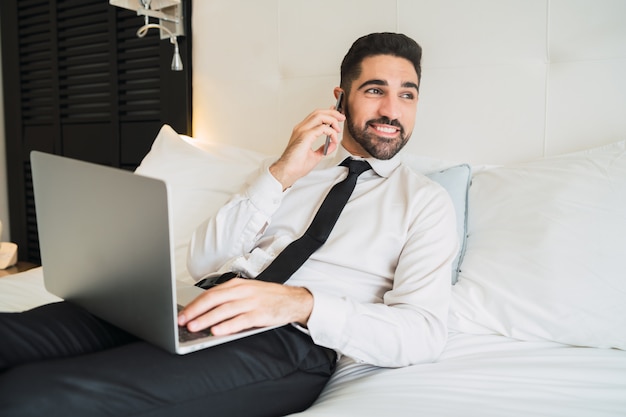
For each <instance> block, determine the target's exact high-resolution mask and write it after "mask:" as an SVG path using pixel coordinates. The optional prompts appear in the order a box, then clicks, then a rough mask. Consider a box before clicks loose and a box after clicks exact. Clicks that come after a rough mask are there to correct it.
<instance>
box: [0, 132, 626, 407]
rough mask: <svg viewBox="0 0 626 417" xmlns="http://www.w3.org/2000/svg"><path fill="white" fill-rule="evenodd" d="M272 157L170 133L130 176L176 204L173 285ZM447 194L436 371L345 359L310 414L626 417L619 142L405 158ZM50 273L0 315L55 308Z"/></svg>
mask: <svg viewBox="0 0 626 417" xmlns="http://www.w3.org/2000/svg"><path fill="white" fill-rule="evenodd" d="M265 157H266V155H262V154H260V153H256V152H254V151H250V150H244V149H239V148H236V147H233V146H229V145H223V144H218V143H212V142H203V141H198V140H195V139H192V138H188V137H183V136H180V135H178V134H177V133H176V132H174V131H173V130H172V129H171V128H170V127H169V126H164V127H163V128H162V129H161V131H160V133H159V135H158V136H157V138H156V139H155V141H154V143H153V146H152V150H151V151H150V153H149V154H148V155H147V156H146V158H145V159H144V160H143V162H142V164H141V166H140V167H139V168H138V169H137V173H138V174H141V175H148V176H153V177H157V178H161V179H163V180H164V181H166V182H167V184H168V186H169V189H170V193H171V194H170V195H171V211H172V218H173V230H174V236H173V239H174V244H175V250H176V259H175V262H176V268H175V269H176V274H177V279H180V280H189V279H191V278H190V277H189V276H188V274H187V273H186V271H185V268H184V257H185V251H186V245H187V240H188V239H189V236H190V234H191V231H192V230H193V228H194V227H195V225H196V224H197V223H198V222H199V221H200V220H201V219H202V218H203V217H204V216H206V215H207V214H210V213H211V212H213V211H215V210H216V209H217V208H218V207H219V206H220V205H221V204H222V203H223V202H224V201H225V200H226V199H227V198H228V195H229V194H230V193H231V192H233V191H234V190H236V189H237V187H238V186H240V185H241V184H242V183H243V181H244V180H245V178H246V176H247V175H248V174H249V173H251V172H252V171H253V170H254V169H255V168H256V167H257V166H258V165H259V164H260V163H261V161H262V160H263V159H265ZM405 161H406V163H407V164H409V165H410V166H411V167H413V169H415V170H416V171H418V172H420V173H423V174H426V175H429V176H430V177H431V178H432V179H433V180H435V181H437V182H439V183H440V184H441V185H442V186H443V187H444V188H446V190H448V192H449V193H450V195H451V197H452V200H453V202H454V205H455V208H456V210H457V227H458V231H459V237H460V240H461V242H462V243H463V245H462V250H461V251H460V253H459V256H458V258H457V260H456V262H455V264H456V267H455V271H454V273H453V276H452V282H451V284H452V285H453V287H452V290H453V302H452V306H451V309H450V314H449V329H450V334H449V340H448V344H447V347H446V348H445V350H444V352H443V353H442V355H441V356H440V358H439V359H438V360H437V361H436V362H434V363H430V364H422V365H415V366H410V367H405V368H398V369H384V368H376V367H371V366H366V365H361V364H356V363H354V362H351V361H350V360H349V359H348V358H342V360H341V362H340V366H339V369H338V371H337V373H336V374H335V375H334V376H333V378H332V379H331V381H330V382H329V383H328V385H327V387H326V388H325V389H324V391H323V393H322V394H321V396H320V397H319V399H318V400H317V401H316V403H315V404H314V405H313V406H312V407H310V408H309V409H308V410H306V411H304V412H302V413H299V414H297V415H298V416H302V417H313V416H383V415H384V416H388V415H393V416H418V415H423V416H430V417H438V416H441V417H449V416H459V415H464V416H473V415H480V416H483V417H485V416H498V417H503V416H524V417H526V416H567V417H576V416H588V417H598V416H624V415H626V351H625V350H626V273H625V272H624V269H623V259H624V257H625V255H626V209H624V208H625V207H626V140H623V141H620V142H615V143H612V144H608V145H606V146H601V147H596V148H593V149H588V150H584V151H580V152H575V153H569V154H564V155H559V156H554V157H550V158H544V159H540V160H535V161H529V162H525V163H518V164H511V165H506V166H502V165H500V166H471V167H470V166H467V165H463V164H462V165H458V164H456V165H451V164H449V163H448V162H446V161H439V160H434V159H429V158H421V157H419V156H417V155H411V154H407V155H405ZM44 270H45V266H44V267H43V268H42V267H39V268H35V269H32V270H29V271H26V272H21V273H19V274H15V275H11V276H8V277H4V278H1V279H0V310H3V311H20V310H24V309H28V308H31V307H34V306H37V305H40V304H43V303H46V302H50V301H54V300H56V297H54V296H52V295H51V294H49V293H47V292H46V291H45V289H44V287H43V272H44Z"/></svg>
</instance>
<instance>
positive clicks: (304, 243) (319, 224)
mask: <svg viewBox="0 0 626 417" xmlns="http://www.w3.org/2000/svg"><path fill="white" fill-rule="evenodd" d="M340 165H342V166H346V167H348V176H347V177H346V178H345V179H344V180H343V181H341V182H338V183H337V184H335V185H334V186H333V188H331V189H330V191H329V193H328V195H327V196H326V198H325V199H324V201H323V202H322V205H321V206H320V208H319V210H318V211H317V214H315V217H314V218H313V221H312V222H311V225H310V226H309V228H308V229H307V230H306V232H304V234H303V235H302V236H301V237H300V238H299V239H297V240H294V241H293V242H291V243H290V244H289V245H288V246H287V247H286V248H285V249H284V250H283V251H282V252H281V253H280V254H279V255H278V256H277V257H276V259H274V260H273V261H272V263H271V264H270V265H269V266H268V267H267V268H265V270H263V272H261V273H260V274H259V275H258V276H257V278H256V279H258V280H261V281H270V282H279V283H282V282H285V281H287V279H289V277H291V275H293V273H294V272H296V271H297V270H298V268H300V266H301V265H302V264H303V263H304V262H305V261H306V260H307V259H308V258H309V256H311V254H313V252H315V251H316V250H317V249H318V248H319V247H320V246H322V245H323V244H324V242H326V239H328V236H329V235H330V232H331V230H332V229H333V227H334V226H335V223H337V219H339V215H340V214H341V212H342V211H343V208H344V207H345V205H346V203H347V202H348V200H349V199H350V195H351V194H352V191H353V190H354V187H355V185H356V180H357V178H358V176H359V175H361V174H362V173H364V172H365V171H367V170H369V169H370V168H371V167H370V164H369V163H367V162H366V161H357V160H354V159H352V158H346V159H345V160H344V161H343V162H342V163H341V164H340Z"/></svg>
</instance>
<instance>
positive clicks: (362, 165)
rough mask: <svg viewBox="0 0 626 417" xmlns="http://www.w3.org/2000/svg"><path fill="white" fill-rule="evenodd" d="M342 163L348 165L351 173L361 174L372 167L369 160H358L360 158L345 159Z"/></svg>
mask: <svg viewBox="0 0 626 417" xmlns="http://www.w3.org/2000/svg"><path fill="white" fill-rule="evenodd" d="M340 165H341V166H344V167H348V173H349V174H356V175H361V174H362V173H364V172H365V171H367V170H368V169H371V168H372V167H371V166H370V164H369V162H367V161H363V160H358V159H352V158H346V159H344V160H343V162H342V163H341V164H340Z"/></svg>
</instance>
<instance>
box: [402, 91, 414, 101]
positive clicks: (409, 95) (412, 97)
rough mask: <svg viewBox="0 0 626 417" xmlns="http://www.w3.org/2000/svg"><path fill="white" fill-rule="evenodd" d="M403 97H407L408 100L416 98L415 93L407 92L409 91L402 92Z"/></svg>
mask: <svg viewBox="0 0 626 417" xmlns="http://www.w3.org/2000/svg"><path fill="white" fill-rule="evenodd" d="M400 97H401V98H404V99H407V100H413V99H415V94H414V93H411V92H407V93H402V94H400Z"/></svg>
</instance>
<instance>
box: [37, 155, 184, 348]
mask: <svg viewBox="0 0 626 417" xmlns="http://www.w3.org/2000/svg"><path fill="white" fill-rule="evenodd" d="M31 165H32V175H33V187H34V193H35V208H36V214H37V224H38V230H39V245H40V251H41V259H42V265H43V274H44V283H45V286H46V289H47V290H48V291H49V292H51V293H52V294H54V295H57V296H59V297H61V298H63V299H65V300H67V301H70V302H73V303H75V304H78V305H80V306H81V307H83V308H85V309H87V310H88V311H89V312H91V313H92V314H94V315H96V316H98V317H100V318H102V319H104V320H106V321H108V322H110V323H112V324H114V325H116V326H118V327H121V328H122V329H124V330H126V331H128V332H129V333H132V334H134V335H136V336H138V337H140V338H142V339H145V340H147V341H149V342H151V343H154V344H156V345H158V346H161V347H163V348H164V349H166V350H169V351H172V352H174V351H175V350H176V339H177V334H176V333H177V329H176V327H177V326H175V316H176V314H177V313H176V303H175V298H174V297H175V289H174V282H173V279H172V277H173V276H174V275H173V274H174V272H173V265H172V258H171V253H172V248H171V243H170V234H171V233H170V222H169V219H168V201H167V187H166V185H165V183H164V182H162V181H160V180H157V179H153V178H147V177H142V176H139V175H135V174H133V173H131V172H127V171H123V170H118V169H114V168H110V167H105V166H100V165H96V164H90V163H87V162H82V161H77V160H73V159H69V158H65V157H60V156H56V155H50V154H45V153H41V152H33V153H32V154H31Z"/></svg>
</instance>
